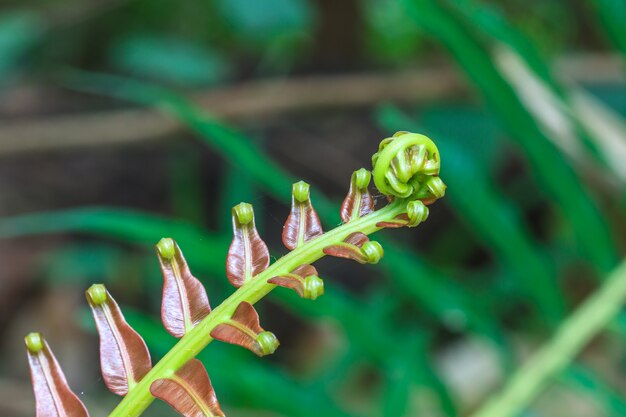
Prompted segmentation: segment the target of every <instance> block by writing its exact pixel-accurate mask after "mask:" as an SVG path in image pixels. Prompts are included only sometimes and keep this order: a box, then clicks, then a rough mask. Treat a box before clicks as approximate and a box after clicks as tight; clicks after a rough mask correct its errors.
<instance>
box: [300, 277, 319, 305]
mask: <svg viewBox="0 0 626 417" xmlns="http://www.w3.org/2000/svg"><path fill="white" fill-rule="evenodd" d="M323 294H324V281H323V280H322V279H321V278H320V277H318V276H316V275H310V276H308V277H306V278H305V279H304V294H303V297H304V298H307V299H309V300H315V299H317V297H319V296H321V295H323Z"/></svg>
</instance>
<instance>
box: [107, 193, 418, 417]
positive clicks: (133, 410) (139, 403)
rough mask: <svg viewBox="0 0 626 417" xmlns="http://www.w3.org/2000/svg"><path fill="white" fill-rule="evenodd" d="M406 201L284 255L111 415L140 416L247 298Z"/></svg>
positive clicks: (191, 336) (258, 296)
mask: <svg viewBox="0 0 626 417" xmlns="http://www.w3.org/2000/svg"><path fill="white" fill-rule="evenodd" d="M406 203H407V202H406V201H405V200H402V199H398V200H397V201H395V202H393V203H391V204H389V205H388V206H387V207H384V208H382V209H380V210H378V211H376V212H374V213H371V214H369V215H367V216H364V217H361V218H359V219H356V220H352V221H350V222H348V223H346V224H343V225H341V226H339V227H337V228H335V229H333V230H330V231H328V232H326V233H324V234H323V235H321V236H319V237H317V238H315V239H313V240H311V241H309V242H307V243H305V244H304V245H302V246H300V247H298V248H296V249H294V250H293V251H291V252H289V253H288V254H287V255H285V256H283V257H282V258H280V259H279V260H277V261H276V262H274V263H273V264H272V265H270V266H269V267H268V268H267V269H266V270H265V271H263V272H262V273H260V274H258V275H257V276H256V277H254V279H252V280H251V281H249V282H247V283H246V284H244V285H242V286H241V287H240V288H239V289H237V291H235V292H234V293H233V294H232V295H231V296H230V297H228V298H227V299H226V300H224V301H223V302H222V304H220V305H219V306H218V307H217V308H215V309H214V310H213V311H212V312H211V314H209V315H208V316H207V317H206V318H205V319H204V320H202V321H201V322H200V323H198V325H197V326H196V327H194V328H193V329H192V330H191V331H189V332H188V333H187V334H186V335H185V336H184V337H183V338H182V339H180V340H179V341H178V343H177V344H176V345H175V346H174V347H173V348H172V349H171V350H170V351H169V352H168V353H167V354H166V355H165V356H163V358H162V359H161V360H160V361H159V362H158V363H157V364H156V365H155V366H154V367H153V368H152V370H151V371H150V372H148V374H147V375H146V376H145V377H144V378H143V379H142V380H141V381H140V382H139V383H138V384H137V385H136V386H135V387H134V388H133V389H132V391H130V392H129V393H128V395H126V397H124V399H122V401H121V402H120V403H119V404H118V406H117V407H116V408H115V409H114V410H113V411H112V412H111V414H109V417H136V416H139V415H141V414H142V413H143V411H145V409H146V408H148V406H149V405H150V404H151V403H152V401H153V400H154V397H153V396H152V395H151V394H150V385H151V384H152V383H153V382H154V381H156V380H157V379H160V378H167V377H170V376H172V375H174V374H175V373H176V371H177V370H178V369H179V368H180V367H182V366H183V365H184V364H185V363H187V361H189V360H190V359H192V358H194V357H195V356H196V355H198V353H200V352H201V351H202V349H204V348H205V347H206V346H207V345H208V344H209V343H211V341H213V338H211V336H210V333H211V331H212V330H213V329H214V328H215V327H216V326H217V325H218V324H220V323H223V322H225V321H227V320H229V319H230V317H231V316H232V314H233V313H234V311H235V309H236V308H237V306H238V305H239V304H240V303H241V302H243V301H247V302H248V303H250V304H254V303H256V302H257V301H259V300H260V299H261V298H263V297H264V296H265V295H267V294H268V293H269V292H270V291H272V290H273V289H274V288H275V287H276V286H275V285H273V284H268V283H267V280H268V279H270V278H272V277H275V276H278V275H284V274H287V273H290V272H291V271H293V270H294V269H295V268H297V267H298V266H300V265H303V264H311V263H313V262H315V261H316V260H318V259H320V258H322V257H323V256H324V252H323V249H324V248H325V247H326V246H329V245H333V244H337V243H340V242H342V241H343V240H344V239H345V238H346V237H347V236H348V235H349V234H351V233H354V232H361V233H365V234H366V235H369V234H371V233H374V232H376V231H378V230H380V228H379V227H377V226H376V224H377V223H379V222H382V221H389V220H391V219H393V218H394V217H396V216H397V215H398V214H401V213H403V212H405V211H406Z"/></svg>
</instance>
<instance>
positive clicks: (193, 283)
mask: <svg viewBox="0 0 626 417" xmlns="http://www.w3.org/2000/svg"><path fill="white" fill-rule="evenodd" d="M372 163H373V170H372V171H371V172H370V171H368V170H366V169H360V170H358V171H356V172H354V174H353V175H352V178H351V181H350V189H349V191H348V195H347V196H346V198H345V199H344V201H343V203H342V205H341V218H342V220H343V224H342V225H340V226H338V227H336V228H335V229H333V230H330V231H327V232H324V231H323V230H322V225H321V222H320V220H319V217H318V216H317V213H316V212H315V210H314V208H313V206H312V204H311V199H310V196H309V185H308V184H307V183H305V182H302V181H301V182H298V183H295V184H294V185H293V193H292V205H291V212H290V213H289V216H288V217H287V221H286V222H285V226H284V229H283V234H282V241H283V243H284V245H285V246H286V247H287V248H288V249H289V250H290V252H289V253H288V254H286V255H285V256H283V257H282V258H280V259H278V260H277V261H276V262H274V263H273V264H272V265H270V256H269V252H268V249H267V245H266V244H265V242H263V240H262V239H261V237H260V236H259V234H258V232H257V230H256V227H255V224H254V212H253V210H252V206H251V205H250V204H247V203H241V204H238V205H237V206H235V207H234V208H233V210H232V223H233V233H234V236H233V240H232V243H231V245H230V248H229V250H228V256H227V259H226V276H227V277H228V279H229V281H230V282H231V283H232V284H233V285H234V286H235V287H237V290H236V291H235V292H234V293H233V294H232V295H231V296H230V297H228V298H227V299H226V300H224V302H222V304H221V305H220V306H218V307H217V308H215V309H214V310H211V307H210V305H209V299H208V297H207V294H206V291H205V289H204V287H203V286H202V284H201V283H200V281H199V280H198V279H196V278H195V277H194V276H193V275H192V274H191V272H190V270H189V267H188V266H187V263H186V261H185V258H184V257H183V254H182V252H181V250H180V248H179V247H178V245H177V244H176V242H174V241H173V240H172V239H169V238H164V239H162V240H161V241H160V242H159V243H158V244H157V245H156V250H157V255H158V258H159V262H160V265H161V270H162V272H163V278H164V284H163V301H162V306H161V319H162V321H163V325H164V326H165V328H166V329H167V331H168V332H169V333H171V334H172V335H173V336H175V337H178V338H180V340H179V342H178V343H177V344H176V345H175V346H174V347H173V348H172V349H171V350H170V351H169V352H168V353H167V354H166V355H165V356H164V357H163V358H162V359H161V360H160V361H159V362H158V363H157V364H156V365H154V366H152V362H151V360H150V355H149V353H148V349H147V347H146V345H145V343H144V341H143V339H142V338H141V336H140V335H139V334H138V333H137V332H135V331H134V330H133V329H132V328H131V327H130V326H129V325H128V323H127V322H126V321H125V319H124V316H123V315H122V312H121V310H120V308H119V306H118V305H117V303H116V302H115V300H114V299H113V297H111V294H109V292H108V291H107V290H106V288H105V287H104V285H101V284H95V285H93V286H92V287H91V288H89V289H88V290H87V301H88V302H89V306H90V307H91V310H92V312H93V316H94V319H95V322H96V326H97V329H98V333H99V336H100V364H101V368H102V375H103V377H104V382H105V384H106V386H107V388H109V390H111V391H112V392H113V393H115V394H118V395H120V396H122V397H124V398H123V399H122V401H121V402H120V403H119V405H118V406H117V407H116V408H115V409H114V410H113V411H112V413H111V414H110V417H121V416H123V417H134V416H139V415H140V414H141V413H142V412H143V411H144V410H145V409H146V408H147V407H148V406H149V405H150V404H151V403H152V401H153V400H154V398H159V399H161V400H163V401H165V402H166V403H168V404H169V405H170V406H172V407H173V408H174V409H176V410H177V411H178V412H179V413H180V414H181V415H183V416H186V417H202V416H206V417H215V416H223V415H224V412H223V411H222V410H221V408H220V406H219V404H218V401H217V398H216V395H215V392H214V391H213V387H212V386H211V381H210V379H209V376H208V374H207V371H206V370H205V368H204V365H203V364H202V363H201V362H200V361H199V360H197V359H195V357H196V355H197V354H198V353H199V352H200V351H201V350H202V349H204V347H206V345H207V344H209V343H210V342H211V341H213V340H214V339H217V340H220V341H223V342H227V343H232V344H236V345H240V346H243V347H245V348H247V349H249V350H251V351H252V352H254V353H255V354H256V355H258V356H264V355H267V354H271V353H273V352H274V351H275V350H276V348H277V347H278V344H279V343H278V339H277V338H276V336H274V334H273V333H271V332H269V331H266V330H264V329H263V328H262V327H261V325H260V322H259V316H258V314H257V312H256V311H255V309H254V307H253V304H254V303H256V302H257V301H259V300H260V299H261V298H263V297H264V296H265V295H266V294H268V293H269V292H270V291H272V290H273V289H274V288H276V287H277V286H280V287H285V288H288V289H291V290H293V291H295V292H296V293H297V294H298V295H300V297H303V298H307V299H311V300H315V299H316V298H317V297H319V296H321V295H322V294H323V293H324V282H323V281H322V280H321V279H320V277H319V276H318V273H317V271H316V269H315V267H314V266H313V265H312V263H313V262H315V261H316V260H318V259H319V258H321V257H323V256H324V255H331V256H336V257H340V258H348V259H353V260H355V261H357V262H360V263H363V264H365V263H377V262H378V261H379V260H380V259H381V258H382V256H383V248H382V247H381V245H380V244H379V243H378V242H374V241H370V240H369V238H368V235H369V234H371V233H374V232H376V231H378V230H380V229H382V228H394V227H403V226H408V227H414V226H417V225H418V224H420V223H421V222H423V221H424V220H426V218H427V217H428V208H427V207H426V206H427V205H429V204H431V203H433V202H434V201H436V200H437V199H439V198H441V197H443V195H444V193H445V184H444V183H443V181H441V179H440V178H439V167H440V156H439V152H438V150H437V147H436V146H435V144H434V143H433V142H432V141H431V140H430V139H428V138H427V137H426V136H423V135H418V134H414V133H407V132H398V133H396V134H395V135H394V136H393V137H390V138H387V139H384V140H383V141H382V142H381V143H380V146H379V149H378V152H377V153H376V154H374V156H373V157H372ZM372 177H373V179H374V183H375V185H376V187H377V188H378V190H379V191H380V192H381V193H382V194H383V195H385V196H387V199H388V201H389V204H387V205H386V206H385V207H383V208H381V209H379V210H375V207H374V200H373V198H372V196H371V194H370V192H369V190H368V187H369V183H370V180H371V178H372ZM207 255H208V254H207ZM208 256H210V255H208ZM25 341H26V347H27V352H28V359H29V363H30V369H31V376H32V382H33V388H34V392H35V398H36V402H37V416H38V417H85V416H87V415H88V413H87V410H86V408H85V406H84V405H83V403H82V402H81V401H80V400H79V399H78V397H77V396H76V395H75V394H74V393H73V392H72V391H71V390H70V388H69V387H68V384H67V381H66V380H65V376H64V375H63V372H62V371H61V368H60V366H59V364H58V363H57V361H56V359H55V357H54V355H53V354H52V352H51V350H50V348H49V347H48V345H47V343H46V342H45V340H44V339H43V338H42V336H41V335H40V334H39V333H31V334H29V335H28V336H26V338H25Z"/></svg>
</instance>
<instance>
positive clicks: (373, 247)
mask: <svg viewBox="0 0 626 417" xmlns="http://www.w3.org/2000/svg"><path fill="white" fill-rule="evenodd" d="M361 252H363V254H364V255H365V256H366V257H367V263H370V264H377V263H378V261H380V260H381V259H382V257H383V255H384V254H385V251H384V250H383V247H382V246H381V244H380V243H378V242H376V241H371V242H365V243H364V244H363V246H361Z"/></svg>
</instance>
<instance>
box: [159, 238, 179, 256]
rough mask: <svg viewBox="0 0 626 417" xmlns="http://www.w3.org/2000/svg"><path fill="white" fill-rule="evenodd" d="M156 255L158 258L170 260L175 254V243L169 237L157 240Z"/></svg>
mask: <svg viewBox="0 0 626 417" xmlns="http://www.w3.org/2000/svg"><path fill="white" fill-rule="evenodd" d="M156 249H157V253H158V255H159V257H161V258H163V259H167V260H170V259H172V258H173V257H174V255H175V254H176V242H174V239H172V238H170V237H164V238H163V239H161V240H159V243H157V245H156Z"/></svg>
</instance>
